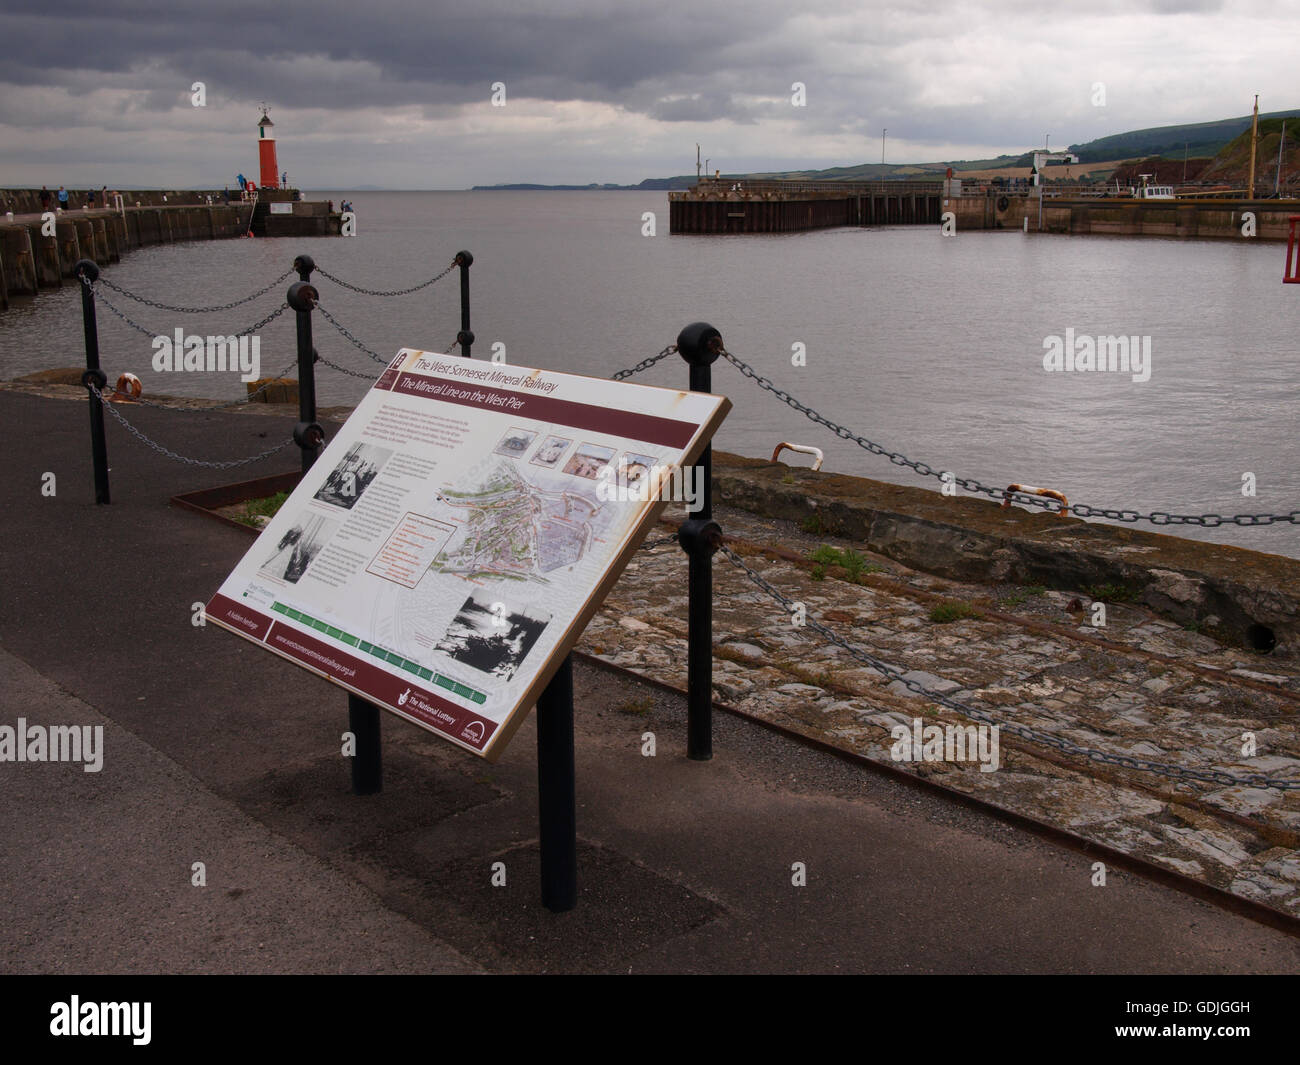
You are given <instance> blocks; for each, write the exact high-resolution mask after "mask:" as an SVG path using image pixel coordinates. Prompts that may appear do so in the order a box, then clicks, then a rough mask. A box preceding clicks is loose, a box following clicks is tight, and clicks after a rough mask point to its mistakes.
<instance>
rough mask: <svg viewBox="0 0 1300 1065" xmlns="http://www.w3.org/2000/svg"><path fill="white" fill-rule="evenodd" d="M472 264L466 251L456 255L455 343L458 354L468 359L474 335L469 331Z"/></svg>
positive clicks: (471, 258) (472, 261)
mask: <svg viewBox="0 0 1300 1065" xmlns="http://www.w3.org/2000/svg"><path fill="white" fill-rule="evenodd" d="M473 263H474V256H472V255H471V254H470V253H469V252H467V251H458V252H457V253H456V265H457V266H459V267H460V332H459V333H457V334H456V343H458V344H459V345H460V353H461V355H462V356H464V357H465V358H467V359H468V358H469V357H470V354H469V349H470V347H471V346H472V345H473V343H474V334H473V333H471V332H470V329H469V268H470V266H472V265H473Z"/></svg>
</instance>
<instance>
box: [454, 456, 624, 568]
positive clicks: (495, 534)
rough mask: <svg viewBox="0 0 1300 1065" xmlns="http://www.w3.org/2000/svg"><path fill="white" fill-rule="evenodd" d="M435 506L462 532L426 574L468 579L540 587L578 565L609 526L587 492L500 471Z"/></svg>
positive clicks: (603, 506) (606, 515)
mask: <svg viewBox="0 0 1300 1065" xmlns="http://www.w3.org/2000/svg"><path fill="white" fill-rule="evenodd" d="M440 500H441V501H442V502H443V503H444V504H446V505H447V506H449V507H451V508H452V509H455V510H460V511H461V512H463V514H464V524H463V525H462V526H461V533H460V536H459V538H458V540H457V541H455V542H453V544H451V545H449V546H448V547H447V548H446V549H445V550H444V551H443V553H442V554H441V555H439V556H438V558H437V559H435V560H434V563H433V568H434V569H436V570H438V571H439V572H442V573H458V574H461V575H463V576H468V577H474V576H480V575H481V576H489V577H503V578H507V579H513V580H537V581H543V582H545V581H546V579H547V578H546V574H548V573H550V572H551V571H552V570H556V569H560V568H562V567H565V566H572V565H573V564H574V563H576V562H578V561H580V560H581V559H582V557H583V555H585V554H586V552H587V550H588V549H589V548H590V547H591V544H592V541H593V540H594V539H595V538H596V536H597V530H603V528H604V526H605V525H607V524H608V518H609V513H608V505H607V504H604V503H601V502H599V501H597V499H596V498H595V495H594V494H593V493H592V492H590V491H582V490H581V489H579V487H578V486H577V485H564V484H558V483H546V484H544V483H540V480H538V479H533V478H530V477H528V476H527V475H525V474H523V473H522V472H520V471H518V470H516V469H513V468H511V467H510V466H508V465H506V464H504V463H503V464H499V465H498V466H496V467H495V468H494V469H493V470H492V471H491V474H490V475H489V478H488V479H487V480H486V481H483V482H481V483H480V484H478V485H476V486H473V487H471V488H468V489H459V490H458V489H444V490H443V491H442V492H441V493H440Z"/></svg>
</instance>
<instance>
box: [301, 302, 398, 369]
mask: <svg viewBox="0 0 1300 1065" xmlns="http://www.w3.org/2000/svg"><path fill="white" fill-rule="evenodd" d="M316 310H318V311H320V313H321V316H322V317H323V318H324V319H325V321H327V322H329V324H330V325H332V326H333V327H334V328H335V329H336V330H337V331H338V333H339V335H340V336H342V337H343V339H344V340H346V341H347V342H348V343H349V344H351V345H352V346H353V347H354V348H356V349H357V350H358V351H359V352H361V353H362V354H363V355H367V356H369V357H370V358H371V359H373V360H374V361H375V362H377V363H380V364H381V365H383V366H387V365H388V364H389V363H390V362H392V361H393V360H392V358H391V357H390V358H387V359H385V358H384V357H383V356H382V355H380V354H379V353H378V352H377V351H371V350H370V349H369V348H368V347H366V346H365V345H364V344H363V343H361V341H359V340H358V339H357V338H356V337H354V336H353V335H352V334H351V333H349V332H348V330H347V329H346V328H344V326H343V323H341V322H340V321H339V320H338V319H337V318H335V317H334V315H332V314H330V312H329V311H327V310H326V309H325V308H324V307H322V306H321V305H320V302H319V301H317V303H316Z"/></svg>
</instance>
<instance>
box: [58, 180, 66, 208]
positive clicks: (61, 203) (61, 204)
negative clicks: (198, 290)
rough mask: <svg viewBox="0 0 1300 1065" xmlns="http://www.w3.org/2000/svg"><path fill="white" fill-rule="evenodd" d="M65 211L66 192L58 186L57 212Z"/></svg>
mask: <svg viewBox="0 0 1300 1065" xmlns="http://www.w3.org/2000/svg"><path fill="white" fill-rule="evenodd" d="M67 209H68V190H67V189H65V188H64V187H63V186H62V185H60V186H59V210H61V211H66V210H67Z"/></svg>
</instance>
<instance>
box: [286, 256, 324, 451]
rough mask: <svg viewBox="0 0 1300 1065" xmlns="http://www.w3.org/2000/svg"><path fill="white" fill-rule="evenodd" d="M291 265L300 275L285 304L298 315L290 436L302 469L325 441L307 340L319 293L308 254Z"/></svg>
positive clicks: (311, 351) (313, 361) (313, 357)
mask: <svg viewBox="0 0 1300 1065" xmlns="http://www.w3.org/2000/svg"><path fill="white" fill-rule="evenodd" d="M293 268H294V269H295V270H297V271H298V277H299V278H300V279H301V280H299V281H295V282H294V283H293V284H292V285H290V286H289V295H288V301H289V306H290V307H292V308H293V309H294V311H296V312H297V319H298V323H297V324H298V424H297V425H296V426H294V430H293V439H294V442H295V443H296V444H297V445H298V446H299V447H300V448H302V472H303V473H306V472H307V471H308V470H310V469H311V467H312V463H314V462H315V461H316V456H317V455H318V454H320V447H321V444H323V443H324V442H325V430H324V429H323V428H322V427H321V426H320V425H319V424H318V423H317V421H316V359H317V358H318V356H317V354H316V349H315V348H314V347H313V346H312V342H311V312H312V310H313V309H315V307H316V301H317V300H318V299H319V298H320V294H319V293H318V292H317V291H316V287H315V286H314V285H312V284H311V283H310V279H311V272H312V271H313V270H315V269H316V263H315V262H314V261H313V259H312V257H311V256H310V255H299V256H298V257H297V258H296V259H294V261H293Z"/></svg>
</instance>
